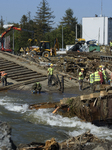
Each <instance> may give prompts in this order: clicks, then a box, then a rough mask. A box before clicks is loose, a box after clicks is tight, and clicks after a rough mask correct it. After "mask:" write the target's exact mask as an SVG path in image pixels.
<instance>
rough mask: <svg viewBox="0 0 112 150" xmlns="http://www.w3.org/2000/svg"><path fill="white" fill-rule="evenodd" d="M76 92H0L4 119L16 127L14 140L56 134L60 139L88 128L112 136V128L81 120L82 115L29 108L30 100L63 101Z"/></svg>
mask: <svg viewBox="0 0 112 150" xmlns="http://www.w3.org/2000/svg"><path fill="white" fill-rule="evenodd" d="M73 96H76V95H74V94H72V93H66V94H65V93H63V94H60V93H52V94H51V93H50V94H48V93H41V94H31V93H30V92H29V91H25V92H23V91H19V92H18V91H6V92H0V120H1V121H5V122H8V123H9V124H10V125H11V127H12V136H11V137H12V140H13V141H14V143H15V144H16V145H18V144H20V143H26V144H27V143H30V142H45V141H46V140H48V139H51V138H52V137H55V139H56V140H57V141H58V142H61V141H63V140H65V139H67V138H68V137H69V136H77V135H80V134H82V133H84V132H85V131H87V130H88V129H89V130H91V133H93V134H95V135H96V136H98V137H99V138H106V139H112V130H111V129H109V128H108V127H97V126H95V125H92V124H91V123H85V122H81V121H80V119H79V118H77V117H73V118H68V117H62V116H60V115H57V114H52V111H53V110H54V109H39V110H29V109H28V106H29V105H30V104H37V103H40V102H59V101H60V99H62V98H63V97H73Z"/></svg>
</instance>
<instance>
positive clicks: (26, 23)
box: [0, 0, 81, 52]
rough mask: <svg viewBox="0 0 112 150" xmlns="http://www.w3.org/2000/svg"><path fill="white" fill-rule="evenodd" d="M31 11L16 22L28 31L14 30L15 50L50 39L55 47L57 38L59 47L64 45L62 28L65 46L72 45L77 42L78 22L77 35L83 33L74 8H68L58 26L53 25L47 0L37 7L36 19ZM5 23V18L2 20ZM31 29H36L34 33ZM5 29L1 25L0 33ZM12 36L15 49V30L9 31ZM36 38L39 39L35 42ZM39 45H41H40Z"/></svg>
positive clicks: (51, 12) (51, 13)
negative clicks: (30, 40) (32, 17)
mask: <svg viewBox="0 0 112 150" xmlns="http://www.w3.org/2000/svg"><path fill="white" fill-rule="evenodd" d="M30 14H31V12H28V14H27V15H23V16H22V17H21V20H20V24H18V23H17V24H14V23H13V24H14V26H15V27H18V28H21V29H26V30H27V31H16V30H15V31H14V50H15V51H16V52H19V50H20V48H21V47H23V48H24V47H28V46H31V45H38V44H39V42H40V41H41V40H43V41H44V40H46V41H50V46H51V47H54V40H55V38H57V39H58V42H59V47H60V48H61V47H62V29H63V47H64V48H65V47H66V45H72V44H74V43H75V38H76V24H77V37H78V38H80V35H81V25H80V24H78V22H77V18H76V17H73V10H72V9H70V8H69V9H67V10H66V11H65V15H64V16H63V17H62V19H61V22H60V24H59V26H58V27H57V28H54V29H53V27H52V24H53V22H54V18H55V17H54V15H53V11H51V8H50V7H49V4H48V2H47V0H42V1H41V3H40V5H39V6H38V7H37V12H36V15H35V16H34V20H31V18H30ZM1 21H2V24H3V19H2V20H1ZM28 30H30V31H34V34H32V33H31V32H28ZM4 31H5V29H4V28H3V27H2V26H1V27H0V33H3V32H4ZM7 35H10V37H11V42H10V45H11V49H13V31H10V32H9V33H7ZM7 35H6V36H7ZM28 39H32V42H30V43H29V42H28ZM34 39H37V42H35V40H34ZM38 46H39V45H38Z"/></svg>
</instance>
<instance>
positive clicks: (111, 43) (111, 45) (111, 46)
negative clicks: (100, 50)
mask: <svg viewBox="0 0 112 150" xmlns="http://www.w3.org/2000/svg"><path fill="white" fill-rule="evenodd" d="M111 51H112V40H111V41H110V53H111Z"/></svg>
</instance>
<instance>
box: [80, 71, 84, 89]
mask: <svg viewBox="0 0 112 150" xmlns="http://www.w3.org/2000/svg"><path fill="white" fill-rule="evenodd" d="M83 72H84V69H83V68H81V71H80V72H79V90H80V91H82V87H83V79H84V74H83Z"/></svg>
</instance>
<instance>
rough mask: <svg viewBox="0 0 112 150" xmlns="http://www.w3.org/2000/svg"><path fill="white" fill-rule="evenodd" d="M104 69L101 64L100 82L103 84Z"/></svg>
mask: <svg viewBox="0 0 112 150" xmlns="http://www.w3.org/2000/svg"><path fill="white" fill-rule="evenodd" d="M102 71H103V70H102V66H101V65H100V66H99V75H100V83H101V84H103V81H104V79H103V72H102Z"/></svg>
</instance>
